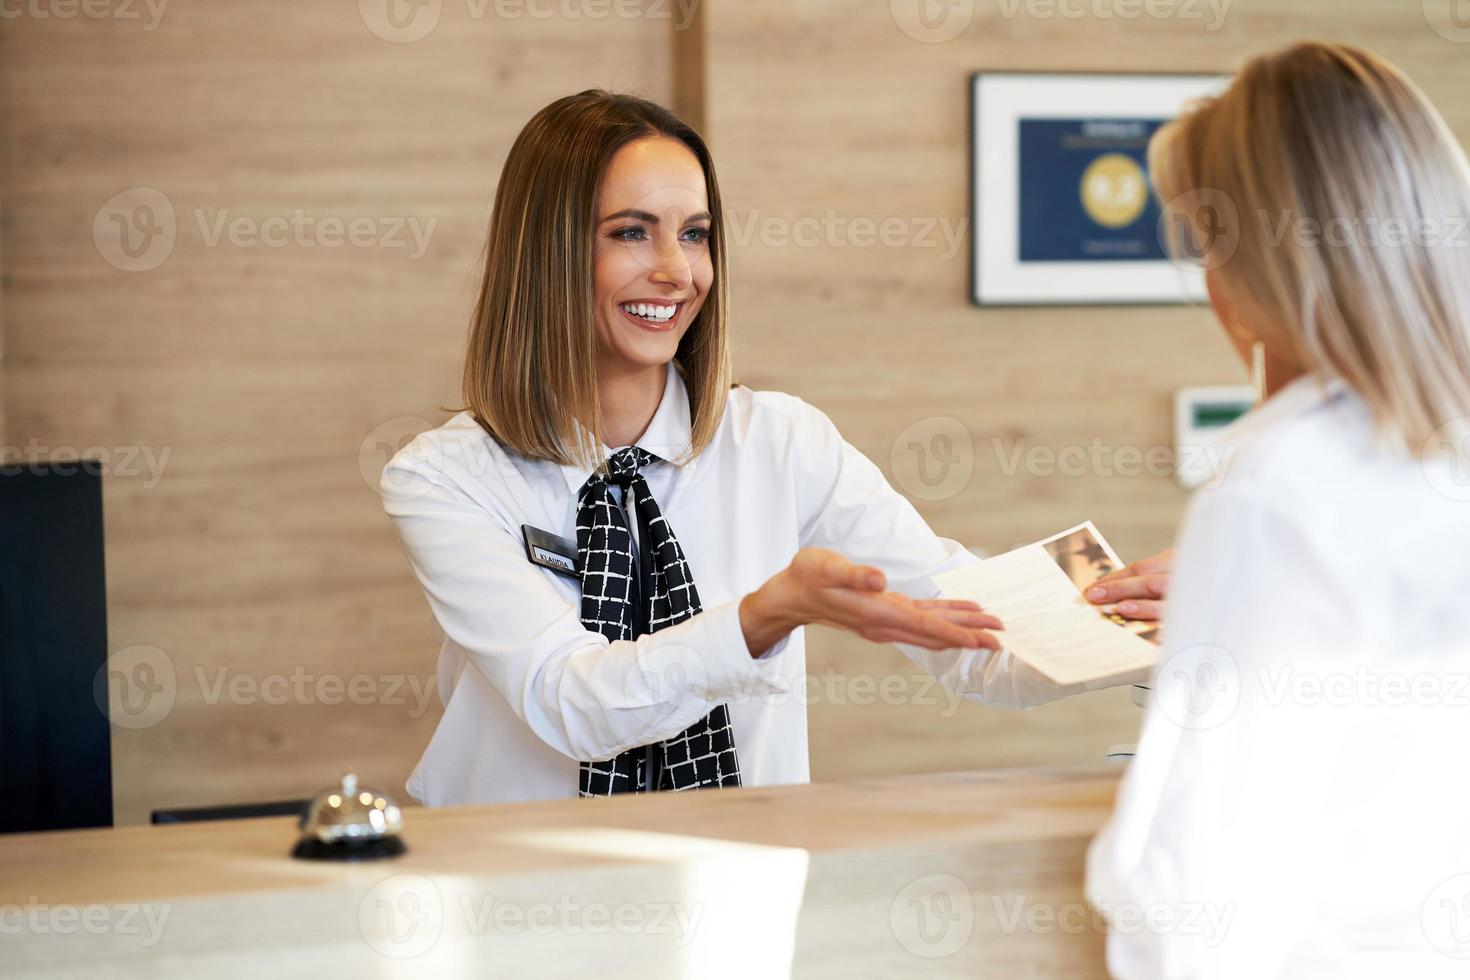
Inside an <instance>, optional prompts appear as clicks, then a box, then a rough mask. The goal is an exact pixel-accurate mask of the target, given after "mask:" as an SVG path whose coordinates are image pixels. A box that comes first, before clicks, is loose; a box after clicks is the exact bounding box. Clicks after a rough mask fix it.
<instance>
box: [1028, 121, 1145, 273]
mask: <svg viewBox="0 0 1470 980" xmlns="http://www.w3.org/2000/svg"><path fill="white" fill-rule="evenodd" d="M1166 121H1167V120H1164V119H1022V120H1020V127H1021V131H1020V139H1019V142H1018V145H1019V147H1020V161H1019V163H1020V167H1019V174H1020V177H1019V180H1020V185H1021V186H1020V196H1019V200H1020V213H1019V218H1020V229H1019V234H1020V241H1019V247H1018V249H1017V256H1018V257H1019V259H1020V261H1021V262H1023V263H1025V262H1156V261H1159V260H1161V259H1164V258H1165V255H1164V249H1163V246H1162V245H1161V244H1160V242H1159V235H1158V221H1159V208H1158V205H1157V204H1156V203H1155V201H1154V199H1153V194H1152V192H1151V190H1150V188H1149V185H1148V175H1147V172H1146V166H1147V161H1146V153H1147V150H1148V141H1149V138H1150V137H1152V136H1153V134H1154V133H1155V131H1157V130H1158V128H1159V127H1160V126H1162V125H1164V123H1165V122H1166Z"/></svg>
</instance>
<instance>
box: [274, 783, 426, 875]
mask: <svg viewBox="0 0 1470 980" xmlns="http://www.w3.org/2000/svg"><path fill="white" fill-rule="evenodd" d="M402 832H403V811H402V810H400V809H398V804H397V803H395V802H393V799H392V797H390V796H388V795H387V794H386V793H383V792H380V791H379V790H375V789H371V788H368V787H364V786H359V785H358V782H357V773H355V772H349V773H347V774H345V775H344V776H343V777H342V785H341V786H340V787H337V788H335V789H329V790H327V791H326V792H324V793H320V794H318V795H317V797H316V798H315V799H313V800H312V801H311V803H310V804H309V805H308V806H307V808H306V812H304V813H303V814H301V839H300V841H299V842H298V843H297V844H296V848H295V850H293V851H292V852H291V856H292V857H299V858H310V859H313V860H318V861H371V860H374V859H377V858H385V857H397V856H398V855H400V854H402V853H403V852H404V851H406V850H408V848H407V847H405V846H404V843H403V838H402V837H400V836H399V835H400V834H401V833H402Z"/></svg>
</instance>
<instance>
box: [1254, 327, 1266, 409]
mask: <svg viewBox="0 0 1470 980" xmlns="http://www.w3.org/2000/svg"><path fill="white" fill-rule="evenodd" d="M1251 386H1252V387H1254V388H1255V389H1256V404H1257V405H1259V404H1261V402H1263V401H1265V400H1266V394H1267V392H1266V345H1265V344H1263V343H1261V342H1260V341H1259V340H1258V341H1256V342H1255V343H1253V344H1251Z"/></svg>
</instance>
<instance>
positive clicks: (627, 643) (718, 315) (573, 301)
mask: <svg viewBox="0 0 1470 980" xmlns="http://www.w3.org/2000/svg"><path fill="white" fill-rule="evenodd" d="M724 227H725V226H724V216H723V211H722V203H721V198H720V191H719V184H718V182H717V181H716V179H715V170H714V163H713V161H712V160H711V158H710V154H709V150H708V149H707V147H706V146H705V143H704V141H703V140H702V139H701V138H700V136H699V134H698V133H696V132H695V131H694V130H693V129H692V128H691V127H689V126H688V125H687V124H686V123H684V122H683V121H682V120H680V119H678V118H677V117H675V116H674V115H673V114H671V113H669V112H668V111H666V110H664V109H662V108H660V107H659V106H657V105H654V104H653V103H650V102H647V101H645V100H642V99H637V98H633V97H630V96H621V95H610V94H607V93H604V92H596V91H589V92H583V93H581V94H580V95H575V96H569V97H567V98H564V99H560V100H558V101H557V102H555V103H553V104H551V105H549V106H547V107H546V108H545V109H543V110H542V111H540V112H538V113H537V114H536V116H535V117H534V118H533V119H532V120H531V121H530V122H529V123H528V124H527V125H526V128H525V129H524V131H523V132H522V133H521V135H520V136H519V138H518V139H517V140H516V142H515V145H514V146H513V147H512V148H511V151H510V155H509V158H508V159H507V161H506V164H505V169H504V172H503V174H502V176H501V180H500V185H499V187H498V189H497V191H496V198H495V207H494V214H493V217H492V219H491V222H490V231H489V238H488V242H487V245H486V264H485V276H484V283H483V287H482V290H481V294H480V300H479V305H478V307H477V308H476V310H475V314H474V318H473V322H472V326H471V333H470V339H469V349H468V352H467V355H466V360H465V373H464V399H465V401H466V403H467V404H468V406H469V408H468V410H467V411H465V412H462V413H460V414H459V415H457V416H456V417H454V418H453V419H451V420H450V421H449V422H448V423H447V424H445V425H444V426H442V427H440V428H438V429H436V430H433V431H432V432H429V433H426V434H424V435H423V436H421V437H420V438H418V439H417V440H415V441H414V442H413V443H411V444H410V445H409V446H407V447H406V448H405V449H404V450H403V451H402V452H401V453H399V454H398V456H396V457H395V458H394V459H393V460H392V462H390V463H389V465H388V467H387V468H386V469H385V470H384V473H383V480H382V490H383V500H384V505H385V507H386V509H387V511H388V513H389V515H390V516H391V517H392V518H393V523H394V526H395V527H396V528H397V530H398V532H399V534H400V536H401V537H402V539H403V543H404V545H405V547H406V549H407V551H408V556H409V560H410V563H411V564H412V566H413V570H414V573H415V575H416V576H417V577H418V579H419V582H420V583H421V584H422V586H423V588H424V593H425V595H426V596H427V597H428V600H429V604H430V606H431V607H432V609H433V612H434V615H435V617H436V618H437V620H438V622H439V625H440V626H441V627H442V628H443V631H444V634H445V637H446V638H445V641H444V647H443V652H442V654H441V657H440V692H441V695H442V696H443V697H444V700H445V705H446V707H445V712H444V717H443V719H442V721H441V723H440V725H439V728H438V730H437V731H436V732H435V734H434V737H433V739H432V741H431V742H430V744H429V746H428V748H427V750H426V751H425V753H424V756H423V758H422V760H421V761H420V763H419V765H418V767H417V768H416V769H415V771H414V774H413V776H412V779H411V781H410V784H409V789H410V792H412V794H413V795H414V796H415V797H416V798H418V799H419V800H422V801H424V802H425V803H429V804H446V803H470V802H497V801H510V800H531V799H549V798H556V797H571V796H577V795H579V794H580V795H583V796H602V795H607V794H610V793H620V792H630V791H644V790H659V789H675V790H681V789H695V788H703V787H714V786H738V785H764V784H771V783H794V782H804V781H806V779H807V778H808V764H807V731H806V702H805V699H804V697H803V694H802V689H801V683H802V681H803V679H804V675H805V671H806V664H805V656H804V653H803V646H802V632H801V628H802V626H804V625H805V624H807V623H826V624H829V625H833V626H836V627H839V628H841V629H846V630H849V631H852V632H854V633H858V634H861V635H862V636H864V637H867V638H869V639H875V640H886V641H898V642H900V643H901V644H903V646H904V649H905V651H906V652H908V653H909V655H910V656H912V657H913V658H914V659H915V660H917V661H918V662H919V663H920V664H921V665H923V666H924V667H925V668H926V669H928V670H929V671H930V672H931V673H934V674H937V675H939V677H940V678H941V679H942V680H943V681H945V683H947V684H949V685H950V686H951V687H952V688H954V689H956V690H959V691H963V692H966V693H968V694H970V695H972V696H974V697H977V698H981V699H983V700H986V701H988V702H991V703H997V704H1014V705H1025V704H1033V703H1037V702H1040V701H1045V700H1049V699H1052V698H1056V697H1060V696H1062V695H1063V694H1067V693H1070V692H1071V691H1073V690H1080V689H1081V688H1062V687H1058V686H1056V685H1055V684H1052V683H1051V682H1049V681H1048V680H1046V679H1045V678H1044V677H1043V676H1041V675H1040V674H1038V673H1036V672H1034V671H1031V670H1029V669H1028V668H1026V667H1025V666H1024V665H1022V664H1020V663H1017V662H1015V661H1014V660H1013V659H1012V658H1011V657H1010V655H1009V654H1008V653H1006V652H1004V651H1002V650H1001V649H1000V642H999V640H998V639H997V638H996V636H994V635H993V633H992V632H991V631H993V630H997V629H1000V628H1001V624H1000V622H999V621H997V620H996V619H995V618H994V617H991V616H987V615H986V614H985V613H983V612H982V611H980V610H979V609H978V608H977V607H975V606H974V605H973V604H969V603H962V602H947V601H941V600H938V599H936V598H934V596H935V595H936V594H937V590H936V589H935V588H934V586H933V583H932V582H931V581H930V579H931V577H932V576H933V575H934V574H936V573H937V572H940V571H942V570H945V569H949V568H953V567H956V566H958V565H961V564H964V563H966V562H971V561H974V560H975V559H974V558H973V557H971V556H970V554H969V553H968V552H966V551H965V549H963V548H962V547H960V546H959V545H958V544H956V543H955V542H953V541H946V540H943V539H941V538H939V537H937V536H935V534H934V533H933V532H932V531H931V530H930V529H929V528H928V527H927V526H926V525H925V523H924V521H923V520H922V519H921V518H920V517H919V515H918V513H917V512H916V511H915V510H914V509H913V507H911V506H910V505H909V503H908V502H907V501H906V500H904V499H903V497H901V496H899V495H898V494H897V493H895V492H894V491H893V490H892V489H891V488H890V487H889V486H888V484H887V482H886V481H885V480H884V479H883V476H882V474H881V473H880V472H879V471H878V468H877V467H876V466H874V465H873V464H872V463H871V462H869V461H868V460H867V459H866V458H864V457H863V456H862V455H861V454H860V453H858V452H857V451H856V450H855V449H853V447H852V446H850V445H848V444H847V443H846V442H845V441H843V439H842V437H841V436H840V435H839V434H838V432H837V430H836V429H835V428H833V426H832V423H831V422H830V421H828V419H827V417H826V416H825V415H823V414H822V413H821V412H819V411H817V410H816V409H814V408H812V407H811V406H810V405H807V404H805V403H804V402H801V401H800V400H798V399H796V398H792V397H790V396H788V395H783V394H779V393H775V392H754V391H751V390H749V389H747V388H743V387H732V386H731V384H730V360H729V352H728V327H727V323H726V320H727V315H728V314H727V309H726V299H725V297H726V290H727V286H728V283H727V281H726V271H725V259H726V251H725V238H724ZM844 556H845V557H844ZM1127 679H1128V678H1119V679H1118V680H1119V681H1123V680H1127Z"/></svg>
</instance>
